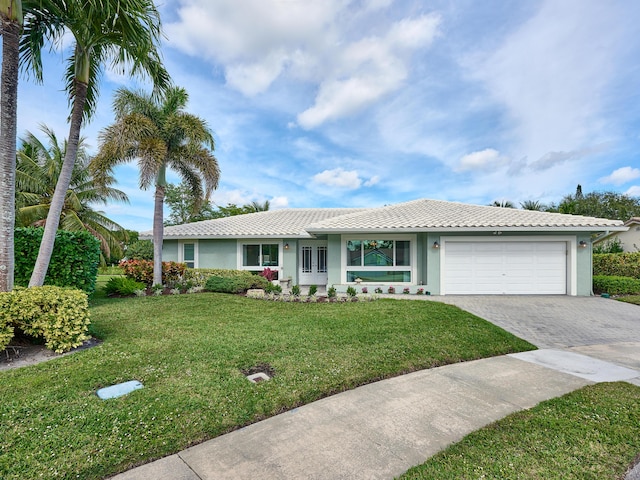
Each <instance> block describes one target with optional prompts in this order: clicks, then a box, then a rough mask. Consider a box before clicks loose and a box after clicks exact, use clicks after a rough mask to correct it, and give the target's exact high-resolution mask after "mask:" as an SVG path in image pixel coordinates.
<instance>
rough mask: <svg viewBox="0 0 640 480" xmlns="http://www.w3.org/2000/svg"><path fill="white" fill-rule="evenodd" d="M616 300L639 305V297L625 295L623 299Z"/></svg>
mask: <svg viewBox="0 0 640 480" xmlns="http://www.w3.org/2000/svg"><path fill="white" fill-rule="evenodd" d="M616 300H620V301H621V302H627V303H633V304H634V305H640V295H626V296H623V297H617V298H616Z"/></svg>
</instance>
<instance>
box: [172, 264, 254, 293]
mask: <svg viewBox="0 0 640 480" xmlns="http://www.w3.org/2000/svg"><path fill="white" fill-rule="evenodd" d="M257 276H258V275H255V274H253V273H251V272H249V271H247V270H229V269H224V268H188V269H187V270H186V271H185V272H184V276H183V279H184V280H185V281H191V282H193V284H194V285H196V286H198V287H204V286H205V285H206V283H207V280H208V279H209V277H223V278H247V279H253V280H255V279H254V278H253V277H257ZM259 278H263V277H259ZM258 281H260V280H258ZM256 288H262V287H256Z"/></svg>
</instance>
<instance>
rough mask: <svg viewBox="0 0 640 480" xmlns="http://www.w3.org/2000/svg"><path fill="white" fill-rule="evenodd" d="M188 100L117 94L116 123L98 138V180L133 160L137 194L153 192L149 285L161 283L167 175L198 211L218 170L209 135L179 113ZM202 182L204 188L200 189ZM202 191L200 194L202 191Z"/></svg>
mask: <svg viewBox="0 0 640 480" xmlns="http://www.w3.org/2000/svg"><path fill="white" fill-rule="evenodd" d="M188 99H189V96H188V95H187V92H186V91H185V90H184V89H182V88H178V87H172V88H169V89H168V90H166V91H165V92H164V94H162V95H161V96H160V98H154V97H153V96H151V95H146V94H145V93H144V92H140V91H137V92H134V91H130V90H127V89H120V90H118V91H117V92H116V94H115V98H114V101H113V107H114V110H115V114H116V121H115V123H114V124H113V125H111V126H109V127H107V128H106V129H105V130H103V131H102V132H101V134H100V150H99V152H98V155H97V156H96V157H95V158H94V159H93V162H92V168H94V169H95V171H96V172H100V173H101V174H104V173H109V172H111V169H112V168H113V167H114V166H116V165H118V164H121V163H126V162H130V161H132V160H134V159H137V161H138V166H139V168H140V188H142V189H145V190H146V189H147V188H149V187H150V186H151V185H152V184H153V185H154V186H155V202H154V213H153V283H154V284H161V283H162V237H163V206H164V197H165V191H166V187H167V180H166V171H167V169H169V168H170V169H172V170H174V171H175V172H176V173H178V175H179V176H180V177H181V179H182V182H184V184H186V185H188V186H189V189H190V191H191V195H192V196H193V198H194V200H195V208H196V209H197V208H198V207H199V206H200V205H201V204H202V202H203V201H208V199H209V195H210V194H211V192H212V191H213V190H214V189H215V188H217V186H218V179H219V177H220V170H219V168H218V162H217V160H216V158H215V157H214V156H213V154H212V153H211V151H210V150H209V149H211V150H213V149H214V141H213V135H212V133H211V131H210V130H209V127H208V126H207V124H206V122H205V121H204V120H203V119H201V118H200V117H197V116H195V115H192V114H190V113H187V112H185V111H184V108H185V106H186V104H187V101H188ZM203 182H204V185H203ZM203 187H204V188H203Z"/></svg>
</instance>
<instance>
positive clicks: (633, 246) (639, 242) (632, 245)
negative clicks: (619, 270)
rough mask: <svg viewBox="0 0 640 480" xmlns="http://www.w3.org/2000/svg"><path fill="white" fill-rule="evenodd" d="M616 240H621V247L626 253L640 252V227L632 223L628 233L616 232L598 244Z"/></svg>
mask: <svg viewBox="0 0 640 480" xmlns="http://www.w3.org/2000/svg"><path fill="white" fill-rule="evenodd" d="M616 238H617V239H618V240H620V246H621V247H622V250H623V251H624V252H629V253H632V252H640V225H638V224H636V223H632V224H630V225H629V230H627V231H626V232H616V233H614V234H612V235H609V236H608V237H607V238H605V239H603V240H602V241H601V242H596V243H602V244H606V243H607V242H610V241H612V240H614V239H616Z"/></svg>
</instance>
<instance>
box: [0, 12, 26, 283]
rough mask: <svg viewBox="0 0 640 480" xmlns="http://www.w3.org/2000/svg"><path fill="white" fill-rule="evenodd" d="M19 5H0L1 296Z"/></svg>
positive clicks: (7, 264) (12, 162)
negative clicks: (0, 54)
mask: <svg viewBox="0 0 640 480" xmlns="http://www.w3.org/2000/svg"><path fill="white" fill-rule="evenodd" d="M22 21H23V17H22V4H21V2H20V1H19V0H17V1H12V0H2V1H0V33H2V77H1V79H0V89H1V93H0V99H1V102H0V185H1V186H2V188H0V212H1V215H0V292H8V291H10V290H12V289H13V266H14V252H13V250H14V249H13V229H14V223H15V216H14V211H15V210H14V199H15V169H16V124H17V106H18V59H19V56H20V55H19V42H20V32H21V31H22Z"/></svg>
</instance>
